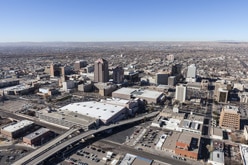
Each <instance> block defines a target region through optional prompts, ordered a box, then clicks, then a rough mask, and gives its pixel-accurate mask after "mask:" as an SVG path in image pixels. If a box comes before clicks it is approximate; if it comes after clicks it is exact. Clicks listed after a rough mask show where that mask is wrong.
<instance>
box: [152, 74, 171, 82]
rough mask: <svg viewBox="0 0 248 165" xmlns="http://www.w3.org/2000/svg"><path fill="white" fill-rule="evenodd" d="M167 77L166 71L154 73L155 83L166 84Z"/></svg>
mask: <svg viewBox="0 0 248 165" xmlns="http://www.w3.org/2000/svg"><path fill="white" fill-rule="evenodd" d="M168 77H169V73H168V72H160V73H157V74H156V79H155V81H156V84H157V85H168Z"/></svg>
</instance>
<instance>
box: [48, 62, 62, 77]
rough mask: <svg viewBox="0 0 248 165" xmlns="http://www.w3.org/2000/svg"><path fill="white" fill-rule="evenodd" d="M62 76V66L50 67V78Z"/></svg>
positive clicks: (54, 65) (52, 65)
mask: <svg viewBox="0 0 248 165" xmlns="http://www.w3.org/2000/svg"><path fill="white" fill-rule="evenodd" d="M60 75H61V64H54V63H52V64H51V65H50V76H51V77H54V76H60Z"/></svg>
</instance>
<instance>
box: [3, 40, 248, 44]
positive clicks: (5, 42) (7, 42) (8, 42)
mask: <svg viewBox="0 0 248 165" xmlns="http://www.w3.org/2000/svg"><path fill="white" fill-rule="evenodd" d="M103 42H227V43H228V42H243V43H245V42H248V41H239V40H195V41H192V40H177V41H174V40H173V41H159V40H158V41H153V40H151V41H149V40H143V41H142V40H137V41H132V40H131V41H130V40H123V41H121V40H119V41H118V40H116V41H114V40H113V41H4V42H2V41H0V44H11V43H103Z"/></svg>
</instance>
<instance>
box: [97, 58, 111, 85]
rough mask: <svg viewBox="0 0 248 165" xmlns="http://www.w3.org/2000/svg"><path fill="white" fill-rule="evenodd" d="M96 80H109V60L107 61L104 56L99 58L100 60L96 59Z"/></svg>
mask: <svg viewBox="0 0 248 165" xmlns="http://www.w3.org/2000/svg"><path fill="white" fill-rule="evenodd" d="M94 81H95V82H108V81H109V70H108V61H106V60H105V59H103V58H99V59H98V60H96V61H95V69H94Z"/></svg>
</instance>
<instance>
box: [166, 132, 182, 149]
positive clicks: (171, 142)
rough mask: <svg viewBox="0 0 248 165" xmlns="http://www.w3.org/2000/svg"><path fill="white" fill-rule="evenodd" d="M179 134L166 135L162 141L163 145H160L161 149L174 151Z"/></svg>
mask: <svg viewBox="0 0 248 165" xmlns="http://www.w3.org/2000/svg"><path fill="white" fill-rule="evenodd" d="M180 134H181V133H180V132H175V131H174V132H173V133H172V135H168V136H167V138H166V139H165V141H164V144H163V145H162V148H165V149H169V150H175V148H176V142H177V140H178V138H179V136H180Z"/></svg>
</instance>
